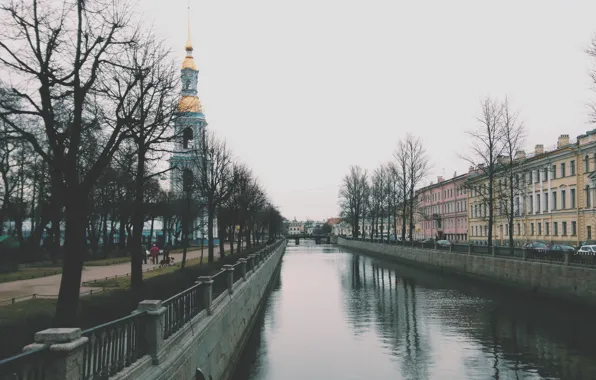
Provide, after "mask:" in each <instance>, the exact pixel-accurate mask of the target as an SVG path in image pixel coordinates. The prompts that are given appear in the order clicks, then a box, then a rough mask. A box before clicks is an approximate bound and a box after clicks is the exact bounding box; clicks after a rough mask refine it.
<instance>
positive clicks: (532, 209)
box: [529, 195, 534, 214]
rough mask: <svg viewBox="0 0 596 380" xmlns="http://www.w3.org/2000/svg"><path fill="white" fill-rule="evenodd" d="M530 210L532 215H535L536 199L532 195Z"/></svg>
mask: <svg viewBox="0 0 596 380" xmlns="http://www.w3.org/2000/svg"><path fill="white" fill-rule="evenodd" d="M529 204H530V205H529V209H530V214H532V213H534V197H533V196H532V195H530V202H529Z"/></svg>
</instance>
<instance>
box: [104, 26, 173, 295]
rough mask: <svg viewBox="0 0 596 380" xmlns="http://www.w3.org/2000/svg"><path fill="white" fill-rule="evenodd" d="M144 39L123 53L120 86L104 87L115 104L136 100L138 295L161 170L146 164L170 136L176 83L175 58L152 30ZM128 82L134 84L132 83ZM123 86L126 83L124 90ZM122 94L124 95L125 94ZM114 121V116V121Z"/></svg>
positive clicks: (134, 277) (134, 272)
mask: <svg viewBox="0 0 596 380" xmlns="http://www.w3.org/2000/svg"><path fill="white" fill-rule="evenodd" d="M142 41H143V42H144V43H142V44H137V45H134V46H133V47H131V48H130V49H129V50H128V51H127V52H126V54H127V57H128V58H127V63H128V70H126V71H121V72H120V74H121V75H120V78H121V79H120V80H119V81H118V83H119V84H120V86H119V87H114V86H111V87H110V86H106V87H105V88H104V90H105V92H106V93H107V94H108V96H109V97H110V98H112V99H114V101H115V103H121V102H122V103H124V104H125V106H124V107H130V106H129V104H130V102H128V104H127V103H126V102H124V99H122V97H123V96H128V97H129V98H134V99H135V100H137V99H138V101H139V104H138V106H135V107H134V110H132V111H133V112H131V117H130V118H129V122H128V123H127V125H126V127H127V133H128V134H130V136H131V141H132V142H133V144H134V147H135V150H136V170H135V172H134V174H133V178H134V196H133V199H134V201H133V204H132V238H131V241H130V244H131V248H132V249H131V251H132V259H131V288H132V290H133V292H134V293H135V294H136V295H137V296H138V297H141V296H142V290H143V267H142V264H143V255H144V254H145V253H144V252H145V250H144V248H143V246H142V236H143V228H144V225H145V216H146V213H147V210H146V201H145V197H144V195H145V190H146V188H147V183H148V182H149V181H151V180H152V179H154V177H156V176H159V175H162V174H163V173H164V172H165V171H167V170H169V169H166V170H159V171H157V172H151V170H150V167H149V166H148V165H149V164H150V163H151V162H152V161H155V160H158V159H160V158H161V154H159V153H160V152H161V150H163V145H164V144H165V143H166V142H168V141H171V140H172V139H173V137H174V136H173V123H174V118H175V115H176V111H177V96H176V91H175V90H176V88H177V87H178V80H177V77H178V76H177V75H176V72H175V71H174V67H175V65H174V62H173V61H172V59H171V57H170V51H169V50H168V49H166V48H165V47H164V46H163V43H162V42H161V41H159V40H157V39H156V37H155V36H153V35H152V34H151V33H149V34H147V35H146V36H143V38H142ZM131 85H132V86H131ZM122 87H125V88H130V91H129V93H128V94H126V93H125V92H123V91H122ZM125 94H126V95H125ZM116 123H117V121H115V120H114V121H113V124H116Z"/></svg>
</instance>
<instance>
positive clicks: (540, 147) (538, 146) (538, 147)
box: [534, 144, 544, 155]
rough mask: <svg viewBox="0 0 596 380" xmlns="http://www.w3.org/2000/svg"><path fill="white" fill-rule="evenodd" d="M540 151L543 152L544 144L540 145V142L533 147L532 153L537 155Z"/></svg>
mask: <svg viewBox="0 0 596 380" xmlns="http://www.w3.org/2000/svg"><path fill="white" fill-rule="evenodd" d="M542 153H544V145H542V144H538V145H536V148H534V154H536V155H539V154H542Z"/></svg>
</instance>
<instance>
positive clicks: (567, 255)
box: [563, 252, 569, 265]
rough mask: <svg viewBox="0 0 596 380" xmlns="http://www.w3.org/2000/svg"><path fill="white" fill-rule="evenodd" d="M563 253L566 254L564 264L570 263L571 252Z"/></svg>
mask: <svg viewBox="0 0 596 380" xmlns="http://www.w3.org/2000/svg"><path fill="white" fill-rule="evenodd" d="M563 254H564V255H565V256H564V260H565V261H564V264H565V265H569V252H564V253H563Z"/></svg>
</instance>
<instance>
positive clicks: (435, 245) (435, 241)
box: [434, 240, 437, 251]
mask: <svg viewBox="0 0 596 380" xmlns="http://www.w3.org/2000/svg"><path fill="white" fill-rule="evenodd" d="M434 250H435V251H436V250H437V241H436V240H435V248H434Z"/></svg>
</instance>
